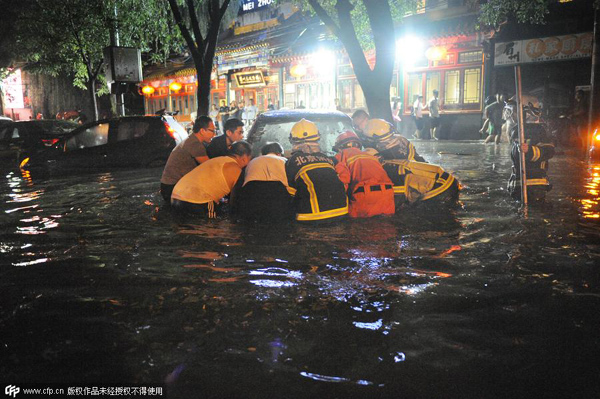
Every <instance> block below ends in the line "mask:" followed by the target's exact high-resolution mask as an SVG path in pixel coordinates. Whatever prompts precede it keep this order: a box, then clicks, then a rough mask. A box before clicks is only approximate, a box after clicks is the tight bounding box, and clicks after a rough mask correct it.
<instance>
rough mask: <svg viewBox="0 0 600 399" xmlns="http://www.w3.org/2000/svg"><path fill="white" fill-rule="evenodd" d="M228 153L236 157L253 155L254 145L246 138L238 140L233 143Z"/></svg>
mask: <svg viewBox="0 0 600 399" xmlns="http://www.w3.org/2000/svg"><path fill="white" fill-rule="evenodd" d="M227 155H230V156H234V157H243V156H244V155H248V156H250V155H252V146H251V145H250V143H248V142H247V141H244V140H240V141H236V142H235V143H233V144H232V145H231V148H230V149H229V151H228V152H227Z"/></svg>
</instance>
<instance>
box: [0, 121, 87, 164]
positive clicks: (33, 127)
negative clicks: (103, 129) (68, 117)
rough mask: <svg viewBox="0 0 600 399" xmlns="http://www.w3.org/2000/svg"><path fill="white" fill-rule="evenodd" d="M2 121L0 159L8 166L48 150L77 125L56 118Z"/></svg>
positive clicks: (0, 126)
mask: <svg viewBox="0 0 600 399" xmlns="http://www.w3.org/2000/svg"><path fill="white" fill-rule="evenodd" d="M4 122H5V121H4V120H2V121H0V159H2V163H3V164H4V165H7V166H9V167H12V166H18V165H20V164H21V162H23V160H26V159H27V158H30V159H33V158H36V157H38V156H40V155H41V154H42V153H44V152H46V151H50V150H51V149H52V148H53V147H54V146H55V145H56V144H57V143H58V142H59V141H60V139H61V138H62V137H64V136H65V135H67V134H69V133H70V132H72V131H73V130H74V129H76V128H77V127H79V125H78V124H76V123H75V122H69V121H57V120H31V121H23V122H21V121H17V122H13V121H11V120H9V121H8V122H7V123H4Z"/></svg>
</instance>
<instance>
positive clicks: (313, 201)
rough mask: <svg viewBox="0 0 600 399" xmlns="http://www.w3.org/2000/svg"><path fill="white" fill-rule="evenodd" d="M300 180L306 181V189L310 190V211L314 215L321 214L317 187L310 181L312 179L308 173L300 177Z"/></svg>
mask: <svg viewBox="0 0 600 399" xmlns="http://www.w3.org/2000/svg"><path fill="white" fill-rule="evenodd" d="M300 178H301V179H302V180H304V184H306V189H307V190H308V194H309V195H310V210H311V212H312V213H319V201H317V193H316V192H315V185H314V184H313V182H312V181H311V180H310V177H308V175H307V174H306V173H303V174H302V175H300Z"/></svg>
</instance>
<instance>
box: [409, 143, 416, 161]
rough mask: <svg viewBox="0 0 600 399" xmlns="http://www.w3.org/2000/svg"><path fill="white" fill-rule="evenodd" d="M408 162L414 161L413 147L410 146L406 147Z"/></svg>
mask: <svg viewBox="0 0 600 399" xmlns="http://www.w3.org/2000/svg"><path fill="white" fill-rule="evenodd" d="M408 160H409V161H414V160H415V146H414V145H412V144H409V145H408Z"/></svg>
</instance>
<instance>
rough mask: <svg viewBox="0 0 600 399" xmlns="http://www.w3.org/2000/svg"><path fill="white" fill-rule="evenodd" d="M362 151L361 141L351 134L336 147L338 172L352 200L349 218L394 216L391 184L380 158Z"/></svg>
mask: <svg viewBox="0 0 600 399" xmlns="http://www.w3.org/2000/svg"><path fill="white" fill-rule="evenodd" d="M361 149H362V143H361V141H360V139H359V138H358V136H357V135H356V133H354V132H351V131H346V132H344V133H342V134H340V135H339V136H338V137H337V139H336V141H335V146H334V147H333V150H334V151H335V152H337V154H336V156H335V159H336V160H337V163H336V165H335V170H336V171H337V172H338V176H339V177H340V180H341V181H342V182H343V183H344V185H345V186H346V192H347V193H348V197H349V200H350V205H349V210H348V214H349V215H350V217H353V218H367V217H371V216H376V215H393V214H394V213H395V211H396V208H395V206H394V191H393V189H392V181H391V180H390V178H389V177H388V175H387V173H386V172H385V170H384V169H383V167H382V166H381V164H380V163H379V160H378V159H377V157H375V156H373V155H370V154H369V153H367V152H364V151H361Z"/></svg>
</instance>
